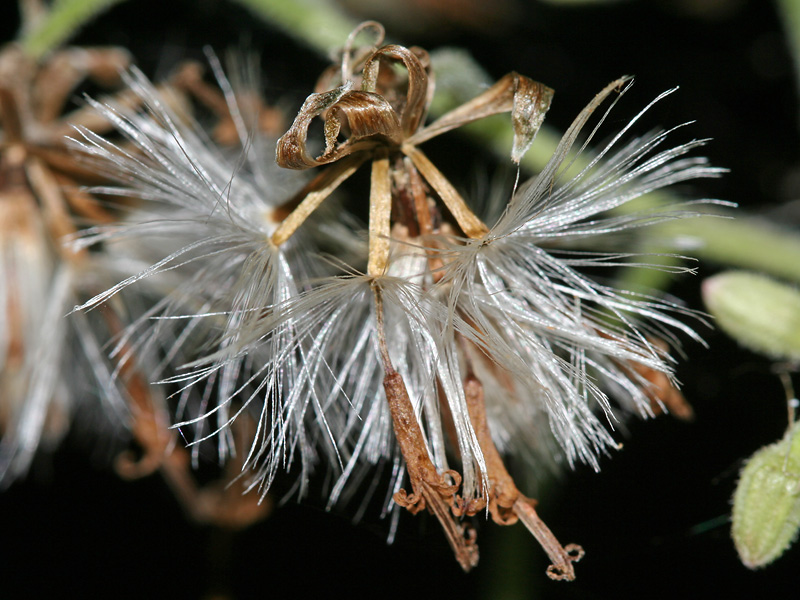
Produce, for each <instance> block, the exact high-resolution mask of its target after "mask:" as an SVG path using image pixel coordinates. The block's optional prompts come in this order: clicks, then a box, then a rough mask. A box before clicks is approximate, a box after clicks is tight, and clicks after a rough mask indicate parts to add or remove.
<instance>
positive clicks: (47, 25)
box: [20, 0, 122, 59]
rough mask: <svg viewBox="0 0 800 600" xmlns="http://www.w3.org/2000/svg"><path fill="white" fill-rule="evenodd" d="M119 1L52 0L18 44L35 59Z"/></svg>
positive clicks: (119, 0)
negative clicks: (46, 11)
mask: <svg viewBox="0 0 800 600" xmlns="http://www.w3.org/2000/svg"><path fill="white" fill-rule="evenodd" d="M121 1H122V0H56V2H55V3H54V4H53V8H52V10H51V11H50V13H49V14H48V15H47V16H46V17H45V18H44V19H43V20H42V21H41V22H40V23H38V24H37V25H36V26H35V27H34V28H33V29H31V30H30V31H27V32H25V33H23V36H22V39H21V40H20V41H21V42H22V47H23V48H24V49H25V51H26V52H27V53H28V54H29V55H30V56H32V57H33V58H36V59H39V58H41V57H42V56H44V55H45V54H47V53H48V52H50V51H51V50H53V49H54V48H57V47H58V46H60V45H61V44H63V43H64V42H65V41H66V40H68V39H69V38H70V37H72V36H73V35H75V32H76V31H77V30H78V29H79V28H80V27H81V26H82V25H84V24H85V23H87V22H88V21H90V20H91V19H93V18H94V17H96V16H97V15H98V14H100V13H101V12H102V11H104V10H107V9H108V8H110V7H111V6H113V5H114V4H117V3H119V2H121Z"/></svg>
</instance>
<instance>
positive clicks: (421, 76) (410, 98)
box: [361, 44, 428, 136]
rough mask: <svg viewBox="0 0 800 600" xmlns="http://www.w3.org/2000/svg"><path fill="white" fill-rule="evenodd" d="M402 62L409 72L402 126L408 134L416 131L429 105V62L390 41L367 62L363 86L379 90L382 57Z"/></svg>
mask: <svg viewBox="0 0 800 600" xmlns="http://www.w3.org/2000/svg"><path fill="white" fill-rule="evenodd" d="M384 59H389V60H395V61H400V62H402V63H403V66H404V67H405V68H406V70H407V71H408V92H407V94H406V100H405V104H404V106H403V107H402V108H401V110H400V125H401V127H402V130H403V133H404V134H405V135H406V136H409V135H411V134H412V133H414V132H415V131H416V130H417V129H418V128H419V125H420V123H421V122H422V120H423V119H424V118H425V112H426V110H427V104H428V73H427V71H426V69H425V65H424V64H423V63H422V61H421V60H420V57H419V56H417V54H416V53H415V52H413V51H412V50H410V49H408V48H405V47H403V46H398V45H395V44H390V45H388V46H384V47H382V48H379V49H378V50H376V51H375V53H374V54H373V55H372V56H370V57H369V58H368V59H367V62H366V63H364V75H363V79H362V84H361V89H362V90H365V91H368V92H375V91H378V90H376V85H377V80H378V70H379V68H380V63H381V60H384Z"/></svg>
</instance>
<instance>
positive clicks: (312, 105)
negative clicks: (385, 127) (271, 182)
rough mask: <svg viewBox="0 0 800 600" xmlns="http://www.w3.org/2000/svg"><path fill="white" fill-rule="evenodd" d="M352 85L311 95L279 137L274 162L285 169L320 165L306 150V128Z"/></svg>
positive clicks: (350, 83) (347, 84)
mask: <svg viewBox="0 0 800 600" xmlns="http://www.w3.org/2000/svg"><path fill="white" fill-rule="evenodd" d="M352 86H353V84H352V82H347V83H345V84H344V85H341V86H339V87H337V88H334V89H332V90H329V91H327V92H322V93H320V94H311V95H310V96H309V97H308V98H306V101H305V102H303V106H302V107H300V111H299V112H298V113H297V116H296V117H295V119H294V122H293V123H292V126H291V127H290V128H289V130H288V131H287V132H286V133H284V134H283V136H281V138H280V139H279V140H278V144H277V146H276V148H275V162H277V163H278V165H279V166H281V167H283V168H285V169H308V168H311V167H316V166H318V165H320V164H324V163H321V162H318V161H317V160H315V159H314V157H313V156H311V155H310V154H309V153H308V151H307V148H306V141H307V139H308V127H309V125H310V124H311V121H312V120H313V119H314V117H318V116H319V115H321V114H322V112H323V111H325V110H326V109H328V108H330V107H331V106H333V105H334V104H336V103H337V102H338V101H339V100H340V99H341V98H342V96H344V95H345V94H346V93H347V92H349V91H350V89H351V88H352Z"/></svg>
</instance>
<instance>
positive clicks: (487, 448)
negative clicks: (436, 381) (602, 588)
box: [462, 373, 583, 581]
mask: <svg viewBox="0 0 800 600" xmlns="http://www.w3.org/2000/svg"><path fill="white" fill-rule="evenodd" d="M464 394H465V396H466V399H467V409H468V411H469V417H470V421H471V422H472V427H473V428H474V429H475V435H476V436H477V438H478V443H479V444H480V447H481V451H482V452H483V458H484V460H485V461H486V471H487V475H488V479H489V486H490V489H489V491H488V494H487V496H488V500H489V514H491V516H492V519H493V520H494V522H495V523H498V524H500V525H513V524H514V523H516V522H517V520H521V521H522V523H523V524H524V525H525V527H526V528H527V529H528V531H530V532H531V533H532V534H533V536H534V537H535V538H536V540H537V541H538V542H539V544H540V545H541V546H542V548H543V549H544V551H545V552H546V553H547V556H548V557H549V558H550V561H551V562H552V564H551V565H550V566H549V567H548V568H547V575H548V577H550V578H551V579H558V580H566V581H572V580H573V579H575V568H574V567H573V564H572V563H574V562H577V561H579V560H580V559H581V558H582V557H583V549H582V548H581V547H580V546H578V545H577V544H568V545H567V546H566V547H564V546H562V545H561V544H560V543H559V541H558V540H557V539H556V537H555V535H553V532H552V531H550V529H549V528H548V527H547V525H545V524H544V522H543V521H542V520H541V518H539V515H538V514H537V513H536V510H535V508H534V507H535V506H536V500H533V499H532V498H527V497H525V496H524V495H523V494H521V493H520V491H519V490H518V489H517V486H516V485H515V483H514V480H513V479H512V478H511V475H509V473H508V471H507V470H506V467H505V465H504V464H503V460H502V458H501V457H500V453H499V452H498V451H497V447H496V446H495V445H494V442H493V441H492V437H491V433H490V431H489V424H488V421H487V419H486V406H485V403H484V394H483V385H482V384H481V382H480V381H479V380H478V378H477V377H475V375H474V374H472V373H469V374H468V375H467V378H466V381H465V383H464ZM480 508H481V507H480V506H464V507H463V508H462V510H463V511H464V512H465V513H466V514H474V513H475V512H476V511H477V510H480Z"/></svg>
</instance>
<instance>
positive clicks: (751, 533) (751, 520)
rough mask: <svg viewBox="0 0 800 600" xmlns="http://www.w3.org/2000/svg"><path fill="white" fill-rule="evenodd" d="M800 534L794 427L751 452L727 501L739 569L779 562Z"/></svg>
mask: <svg viewBox="0 0 800 600" xmlns="http://www.w3.org/2000/svg"><path fill="white" fill-rule="evenodd" d="M798 529H800V422H798V423H795V424H794V425H793V426H792V427H791V428H790V429H789V431H787V432H786V435H785V436H784V437H783V439H782V440H780V441H779V442H777V443H775V444H772V445H770V446H765V447H764V448H761V450H759V451H758V452H756V453H755V454H754V455H753V456H752V458H751V459H750V460H749V461H747V464H746V465H745V466H744V468H743V469H742V473H741V476H740V478H739V484H738V486H737V487H736V492H735V493H734V496H733V527H732V535H733V542H734V544H735V545H736V549H737V550H738V552H739V557H740V558H741V559H742V562H743V563H744V564H745V566H747V567H749V568H751V569H757V568H759V567H764V566H766V565H768V564H769V563H771V562H772V561H774V560H775V559H777V558H779V557H780V556H781V555H782V554H783V553H784V552H785V551H786V550H787V549H788V548H789V546H790V545H791V544H792V542H794V540H795V538H796V537H797V532H798Z"/></svg>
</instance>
